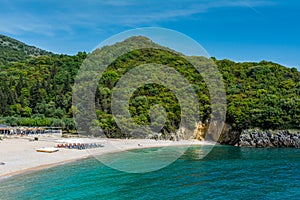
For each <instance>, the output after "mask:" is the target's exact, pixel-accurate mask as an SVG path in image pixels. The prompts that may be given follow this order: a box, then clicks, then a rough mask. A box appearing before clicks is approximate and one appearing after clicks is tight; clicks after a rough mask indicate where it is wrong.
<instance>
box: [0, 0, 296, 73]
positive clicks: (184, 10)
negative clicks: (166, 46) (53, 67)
mask: <svg viewBox="0 0 300 200" xmlns="http://www.w3.org/2000/svg"><path fill="white" fill-rule="evenodd" d="M152 26H155V27H163V28H168V29H173V30H176V31H179V32H181V33H183V34H186V35H188V36H189V37H191V38H193V39H194V40H196V41H197V42H198V43H200V44H201V45H202V46H203V47H204V48H205V49H206V51H207V52H208V53H209V54H210V55H211V56H214V57H216V58H217V59H223V58H228V59H231V60H234V61H260V60H270V61H274V62H278V63H280V64H283V65H286V66H289V67H297V68H298V69H300V2H299V1H286V0H231V1H229V0H212V1H210V0H184V1H183V0H148V1H146V0H145V1H142V0H87V1H79V0H72V1H71V0H66V1H64V2H63V1H58V0H43V1H40V0H28V1H26V0H13V1H11V0H1V1H0V33H1V34H4V35H8V36H11V37H13V38H16V39H19V40H21V41H23V42H25V43H28V44H31V45H34V46H37V47H40V48H42V49H46V50H49V51H52V52H55V53H65V54H76V53H77V52H78V51H87V52H90V51H91V50H93V49H94V48H95V47H96V46H97V45H98V44H99V43H100V42H102V41H103V40H105V39H107V38H109V37H111V36H112V35H115V34H117V33H120V32H122V31H126V30H128V29H134V28H141V27H152Z"/></svg>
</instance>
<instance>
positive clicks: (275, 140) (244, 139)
mask: <svg viewBox="0 0 300 200" xmlns="http://www.w3.org/2000/svg"><path fill="white" fill-rule="evenodd" d="M239 145H240V146H245V147H261V148H265V147H290V148H300V131H289V130H278V131H263V130H259V129H248V130H244V131H242V133H241V135H240V137H239Z"/></svg>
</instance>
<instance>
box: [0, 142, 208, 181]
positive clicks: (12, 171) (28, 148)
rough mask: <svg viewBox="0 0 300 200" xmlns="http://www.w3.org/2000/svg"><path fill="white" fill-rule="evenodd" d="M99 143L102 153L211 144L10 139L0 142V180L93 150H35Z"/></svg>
mask: <svg viewBox="0 0 300 200" xmlns="http://www.w3.org/2000/svg"><path fill="white" fill-rule="evenodd" d="M74 142H75V143H78V142H81V143H100V144H103V145H104V147H101V148H99V149H98V150H97V151H98V152H100V154H106V153H112V152H118V151H124V150H129V149H137V148H148V147H164V146H175V145H206V144H211V143H207V142H201V141H187V140H182V141H175V142H173V141H164V140H158V141H156V140H149V139H88V138H74V139H73V138H72V139H63V138H55V137H46V136H41V137H39V141H32V138H24V137H23V138H21V137H20V138H7V139H4V140H2V141H0V155H1V156H0V163H2V162H3V163H5V164H4V165H0V178H4V177H9V176H12V175H16V174H20V173H24V172H29V171H34V170H40V169H44V168H49V167H53V166H56V165H60V164H64V163H68V162H74V161H76V160H79V159H84V158H87V157H90V156H91V153H90V150H77V149H65V148H60V149H59V151H58V152H54V153H43V152H37V151H36V150H37V149H39V148H44V147H56V146H57V144H59V143H74Z"/></svg>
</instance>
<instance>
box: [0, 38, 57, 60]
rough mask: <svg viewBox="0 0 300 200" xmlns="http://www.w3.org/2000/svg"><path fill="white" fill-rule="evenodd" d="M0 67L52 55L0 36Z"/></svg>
mask: <svg viewBox="0 0 300 200" xmlns="http://www.w3.org/2000/svg"><path fill="white" fill-rule="evenodd" d="M0 52H1V54H0V65H1V64H7V63H9V62H19V61H24V60H26V59H28V58H31V57H36V56H41V55H52V53H50V52H47V51H44V50H42V49H39V48H36V47H33V46H28V45H26V44H24V43H22V42H20V41H18V40H15V39H13V38H10V37H7V36H4V35H1V34H0Z"/></svg>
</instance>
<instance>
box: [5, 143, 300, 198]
mask: <svg viewBox="0 0 300 200" xmlns="http://www.w3.org/2000/svg"><path fill="white" fill-rule="evenodd" d="M178 148H179V147H178ZM139 151H140V152H141V153H147V151H153V149H143V150H139ZM136 152H137V151H136ZM198 154H199V147H192V148H189V149H188V151H187V152H186V153H185V154H184V155H183V156H182V157H180V159H178V160H177V161H176V162H174V163H173V164H171V165H169V166H168V167H166V168H163V169H161V170H158V171H154V172H149V173H144V174H129V173H125V172H120V171H117V170H114V169H111V168H109V167H106V166H104V165H103V164H101V163H99V162H98V161H97V160H95V159H86V160H81V161H77V162H74V163H69V164H66V165H62V166H57V167H53V168H50V169H45V170H41V171H38V172H34V173H28V174H22V175H18V176H14V177H11V178H8V179H4V180H1V181H0V199H5V200H6V199H300V149H254V148H239V147H229V146H216V147H215V148H214V149H213V150H212V151H211V152H210V154H209V155H208V156H206V157H205V158H204V159H202V160H198V159H197V155H198ZM117 156H119V158H120V159H121V158H122V153H118V154H114V159H118V158H117ZM127 164H131V165H133V166H134V164H135V163H132V162H129V163H127Z"/></svg>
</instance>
